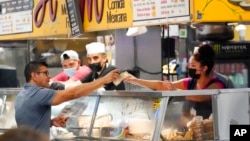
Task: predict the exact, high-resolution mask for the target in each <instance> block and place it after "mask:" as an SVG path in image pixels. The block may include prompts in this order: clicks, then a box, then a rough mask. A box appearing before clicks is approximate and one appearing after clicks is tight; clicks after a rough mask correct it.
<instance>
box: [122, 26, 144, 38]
mask: <svg viewBox="0 0 250 141" xmlns="http://www.w3.org/2000/svg"><path fill="white" fill-rule="evenodd" d="M147 31H148V29H147V27H146V26H140V27H130V28H129V29H128V31H127V33H126V35H127V36H137V35H141V34H144V33H146V32H147Z"/></svg>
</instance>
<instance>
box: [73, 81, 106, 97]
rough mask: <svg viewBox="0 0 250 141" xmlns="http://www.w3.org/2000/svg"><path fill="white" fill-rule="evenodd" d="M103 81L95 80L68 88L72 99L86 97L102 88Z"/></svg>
mask: <svg viewBox="0 0 250 141" xmlns="http://www.w3.org/2000/svg"><path fill="white" fill-rule="evenodd" d="M104 84H105V80H104V79H102V78H99V79H96V80H95V81H92V82H89V83H82V84H80V85H78V86H75V87H72V88H69V90H70V91H71V93H72V99H75V98H80V97H82V96H86V95H88V94H90V93H91V92H93V91H95V90H96V89H98V88H101V87H104Z"/></svg>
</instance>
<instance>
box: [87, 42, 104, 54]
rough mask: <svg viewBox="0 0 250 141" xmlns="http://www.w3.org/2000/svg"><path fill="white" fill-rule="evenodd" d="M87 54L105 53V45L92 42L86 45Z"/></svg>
mask: <svg viewBox="0 0 250 141" xmlns="http://www.w3.org/2000/svg"><path fill="white" fill-rule="evenodd" d="M86 50H87V54H95V53H105V45H104V44H103V43H100V42H92V43H90V44H87V45H86Z"/></svg>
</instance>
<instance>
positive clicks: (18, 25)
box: [0, 0, 34, 35]
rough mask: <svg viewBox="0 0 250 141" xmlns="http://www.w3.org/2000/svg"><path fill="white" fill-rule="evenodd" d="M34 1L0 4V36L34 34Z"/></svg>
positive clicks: (17, 0)
mask: <svg viewBox="0 0 250 141" xmlns="http://www.w3.org/2000/svg"><path fill="white" fill-rule="evenodd" d="M33 5H34V3H33V0H11V1H5V2H0V35H5V34H14V33H25V32H32V8H33Z"/></svg>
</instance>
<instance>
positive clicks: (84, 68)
mask: <svg viewBox="0 0 250 141" xmlns="http://www.w3.org/2000/svg"><path fill="white" fill-rule="evenodd" d="M79 70H89V71H91V69H90V68H89V67H88V66H87V65H82V66H81V67H80V69H79Z"/></svg>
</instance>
